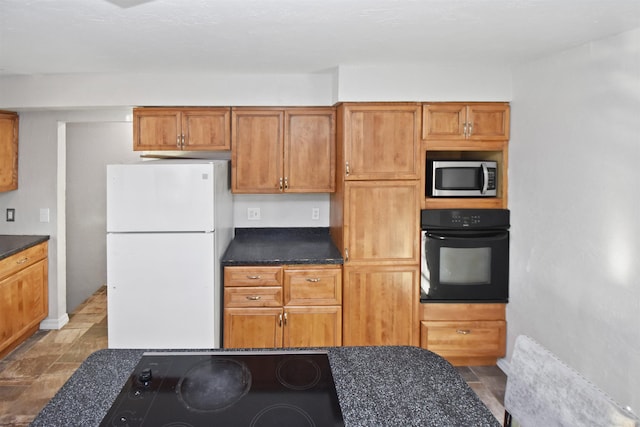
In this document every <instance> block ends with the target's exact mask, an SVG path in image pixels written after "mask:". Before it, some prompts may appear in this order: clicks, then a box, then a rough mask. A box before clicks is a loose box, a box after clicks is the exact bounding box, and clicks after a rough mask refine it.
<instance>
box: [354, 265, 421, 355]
mask: <svg viewBox="0 0 640 427" xmlns="http://www.w3.org/2000/svg"><path fill="white" fill-rule="evenodd" d="M419 274H420V269H419V267H418V266H378V267H376V266H368V265H367V266H357V267H356V266H354V267H345V274H344V328H343V341H344V345H349V346H360V345H365V346H366V345H418V341H419V337H418V333H417V332H418V331H417V328H416V327H415V325H416V324H417V319H418V317H417V312H416V306H417V305H418V304H417V298H418V297H419V295H420V293H419V290H418V286H419V282H418V279H419Z"/></svg>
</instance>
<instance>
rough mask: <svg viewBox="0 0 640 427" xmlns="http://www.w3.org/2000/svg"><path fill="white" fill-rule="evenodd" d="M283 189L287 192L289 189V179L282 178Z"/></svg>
mask: <svg viewBox="0 0 640 427" xmlns="http://www.w3.org/2000/svg"><path fill="white" fill-rule="evenodd" d="M284 189H285V190H288V189H289V177H286V176H285V177H284Z"/></svg>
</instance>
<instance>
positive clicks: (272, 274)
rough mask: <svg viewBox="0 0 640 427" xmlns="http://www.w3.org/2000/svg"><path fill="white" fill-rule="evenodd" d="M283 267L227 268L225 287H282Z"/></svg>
mask: <svg viewBox="0 0 640 427" xmlns="http://www.w3.org/2000/svg"><path fill="white" fill-rule="evenodd" d="M281 285H282V268H281V267H225V269H224V286H225V288H226V287H228V286H281Z"/></svg>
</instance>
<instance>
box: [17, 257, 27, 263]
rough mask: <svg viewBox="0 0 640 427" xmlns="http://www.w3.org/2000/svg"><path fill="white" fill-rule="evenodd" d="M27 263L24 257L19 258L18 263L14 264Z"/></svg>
mask: <svg viewBox="0 0 640 427" xmlns="http://www.w3.org/2000/svg"><path fill="white" fill-rule="evenodd" d="M27 261H29V258H27V257H24V258H21V259H19V260H18V261H16V264H24V263H25V262H27Z"/></svg>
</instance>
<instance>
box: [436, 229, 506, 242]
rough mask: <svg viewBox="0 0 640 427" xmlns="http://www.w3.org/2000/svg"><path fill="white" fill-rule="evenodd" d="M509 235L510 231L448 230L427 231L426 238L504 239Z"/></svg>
mask: <svg viewBox="0 0 640 427" xmlns="http://www.w3.org/2000/svg"><path fill="white" fill-rule="evenodd" d="M507 236H509V232H508V231H486V232H481V231H480V232H477V231H465V232H459V233H456V232H447V233H432V232H429V231H427V232H426V233H425V238H426V237H428V238H431V239H436V240H458V241H459V240H469V239H482V240H491V241H493V240H502V239H504V238H505V237H507Z"/></svg>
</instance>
